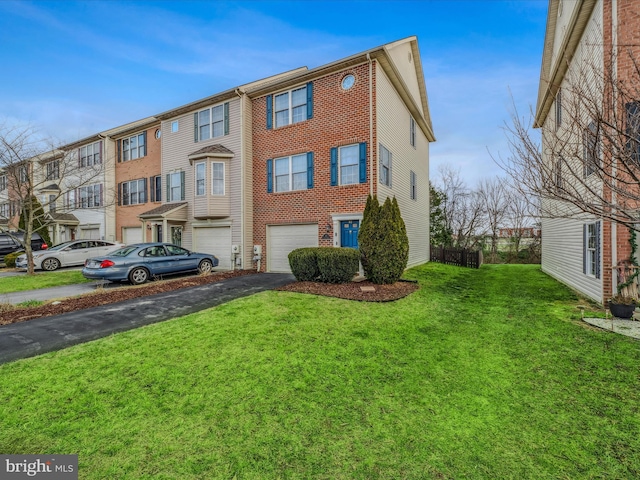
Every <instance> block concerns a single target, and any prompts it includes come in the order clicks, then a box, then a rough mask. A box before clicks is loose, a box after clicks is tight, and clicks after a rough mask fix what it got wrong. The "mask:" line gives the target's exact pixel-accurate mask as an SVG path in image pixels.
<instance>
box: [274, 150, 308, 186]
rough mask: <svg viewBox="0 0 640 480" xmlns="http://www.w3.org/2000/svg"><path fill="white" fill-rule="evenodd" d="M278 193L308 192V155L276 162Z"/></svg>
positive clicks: (280, 159) (295, 156)
mask: <svg viewBox="0 0 640 480" xmlns="http://www.w3.org/2000/svg"><path fill="white" fill-rule="evenodd" d="M274 161H275V170H276V171H275V179H276V192H289V191H291V190H306V188H307V154H306V153H303V154H302V155H293V156H291V157H284V158H276V159H275V160H274Z"/></svg>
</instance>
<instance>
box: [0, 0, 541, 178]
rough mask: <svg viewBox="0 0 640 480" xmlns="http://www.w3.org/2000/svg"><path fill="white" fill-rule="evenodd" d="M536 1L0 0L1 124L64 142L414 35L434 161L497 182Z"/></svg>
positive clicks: (533, 73) (532, 68) (536, 36)
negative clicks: (497, 160) (433, 136)
mask: <svg viewBox="0 0 640 480" xmlns="http://www.w3.org/2000/svg"><path fill="white" fill-rule="evenodd" d="M546 12H547V1H546V0H533V1H527V0H515V1H508V0H488V1H483V0H470V1H455V0H440V1H435V0H434V1H418V0H413V1H346V0H345V1H333V0H328V1H321V2H316V1H302V0H301V1H297V2H292V1H279V2H275V1H266V0H264V1H258V0H255V1H243V2H231V1H230V2H225V1H219V2H213V1H180V2H178V1H155V2H152V1H146V2H140V1H126V2H123V1H116V0H113V1H106V2H102V1H85V2H72V1H53V0H50V1H34V2H28V1H16V2H14V1H9V0H0V65H2V69H1V71H2V74H1V75H0V119H3V120H5V121H8V122H10V123H18V124H24V123H29V124H32V125H34V126H35V127H37V128H38V129H39V130H40V131H41V132H43V133H45V134H47V135H50V136H53V137H56V138H58V139H59V140H61V141H64V142H70V141H73V140H77V139H79V138H82V137H85V136H88V135H91V134H93V133H96V132H99V131H101V130H105V129H108V128H112V127H116V126H118V125H122V124H124V123H128V122H130V121H133V120H137V119H140V118H144V117H147V116H150V115H154V114H157V113H160V112H163V111H165V110H169V109H171V108H174V107H177V106H180V105H182V104H185V103H189V102H191V101H194V100H197V99H199V98H203V97H206V96H209V95H212V94H214V93H216V92H219V91H222V90H226V89H228V88H231V87H234V86H236V85H240V84H242V83H246V82H249V81H252V80H256V79H259V78H263V77H266V76H269V75H272V74H276V73H280V72H282V71H285V70H290V69H292V68H296V67H300V66H303V65H306V66H308V67H310V68H313V67H316V66H319V65H322V64H325V63H328V62H331V61H334V60H337V59H340V58H343V57H347V56H349V55H352V54H355V53H358V52H361V51H364V50H367V49H370V48H373V47H377V46H379V45H382V44H384V43H387V42H391V41H394V40H398V39H400V38H404V37H408V36H411V35H416V36H417V37H418V43H419V46H420V52H421V55H422V64H423V69H424V74H425V80H426V85H427V94H428V96H429V105H430V109H431V117H432V122H433V127H434V131H435V134H436V138H437V142H435V143H434V144H432V145H431V176H432V178H434V177H437V169H438V166H439V165H440V164H443V163H447V164H450V165H453V166H454V167H455V168H460V170H461V172H462V175H463V178H464V179H465V180H466V181H467V182H468V183H469V184H471V185H473V184H475V182H476V181H477V180H479V179H482V178H487V177H491V176H494V175H498V174H501V172H500V170H499V169H498V168H497V167H496V166H495V165H494V163H493V161H492V160H491V158H490V156H489V153H488V152H487V149H489V150H491V152H492V153H494V154H498V153H502V154H503V155H504V154H506V153H507V147H506V142H505V138H504V134H503V131H502V126H503V124H504V122H505V121H508V120H509V116H510V112H511V110H512V107H511V95H513V98H514V99H515V102H516V105H517V108H518V110H519V111H520V113H521V115H522V114H527V113H528V110H529V106H531V105H535V102H536V95H537V88H538V79H539V75H540V64H541V58H542V46H543V38H544V30H545V22H546Z"/></svg>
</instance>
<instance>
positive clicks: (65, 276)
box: [0, 270, 93, 294]
mask: <svg viewBox="0 0 640 480" xmlns="http://www.w3.org/2000/svg"><path fill="white" fill-rule="evenodd" d="M91 281H93V280H88V279H86V278H84V277H83V276H82V273H80V270H66V271H62V272H37V273H36V274H35V275H18V276H15V277H4V278H0V294H1V293H13V292H22V291H24V290H38V289H40V288H49V287H61V286H63V285H73V284H76V283H86V282H91Z"/></svg>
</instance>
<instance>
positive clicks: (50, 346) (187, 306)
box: [0, 273, 295, 363]
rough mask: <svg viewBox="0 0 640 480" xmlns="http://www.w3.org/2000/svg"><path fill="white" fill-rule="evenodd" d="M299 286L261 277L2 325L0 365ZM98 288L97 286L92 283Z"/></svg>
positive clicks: (283, 278)
mask: <svg viewBox="0 0 640 480" xmlns="http://www.w3.org/2000/svg"><path fill="white" fill-rule="evenodd" d="M293 281H295V278H294V277H293V275H291V274H286V273H257V274H253V275H243V276H240V277H234V278H229V279H227V280H222V281H220V282H219V283H211V284H208V285H202V286H198V287H189V288H183V289H181V290H175V291H173V292H166V293H161V294H157V295H151V296H148V297H141V298H137V299H133V300H126V301H123V302H118V303H113V304H110V305H103V306H100V307H94V308H89V309H86V310H79V311H77V312H71V313H66V314H64V315H56V316H54V317H45V318H38V319H35V320H29V321H26V322H21V323H14V324H11V325H2V326H0V363H6V362H11V361H13V360H18V359H21V358H26V357H31V356H35V355H39V354H41V353H46V352H51V351H55V350H61V349H63V348H66V347H68V346H70V345H75V344H78V343H84V342H88V341H90V340H95V339H97V338H101V337H106V336H108V335H111V334H113V333H117V332H124V331H126V330H132V329H134V328H138V327H141V326H143V325H149V324H152V323H157V322H162V321H165V320H170V319H172V318H177V317H181V316H183V315H188V314H190V313H194V312H199V311H201V310H205V309H207V308H211V307H215V306H217V305H220V304H222V303H226V302H228V301H230V300H234V299H236V298H241V297H245V296H248V295H253V294H254V293H258V292H262V291H265V290H272V289H274V288H278V287H280V286H283V285H286V284H288V283H291V282H293ZM88 285H93V286H94V287H95V285H94V284H88Z"/></svg>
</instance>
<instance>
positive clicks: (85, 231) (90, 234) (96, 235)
mask: <svg viewBox="0 0 640 480" xmlns="http://www.w3.org/2000/svg"><path fill="white" fill-rule="evenodd" d="M80 238H87V239H89V240H99V239H100V229H99V228H81V229H80Z"/></svg>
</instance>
